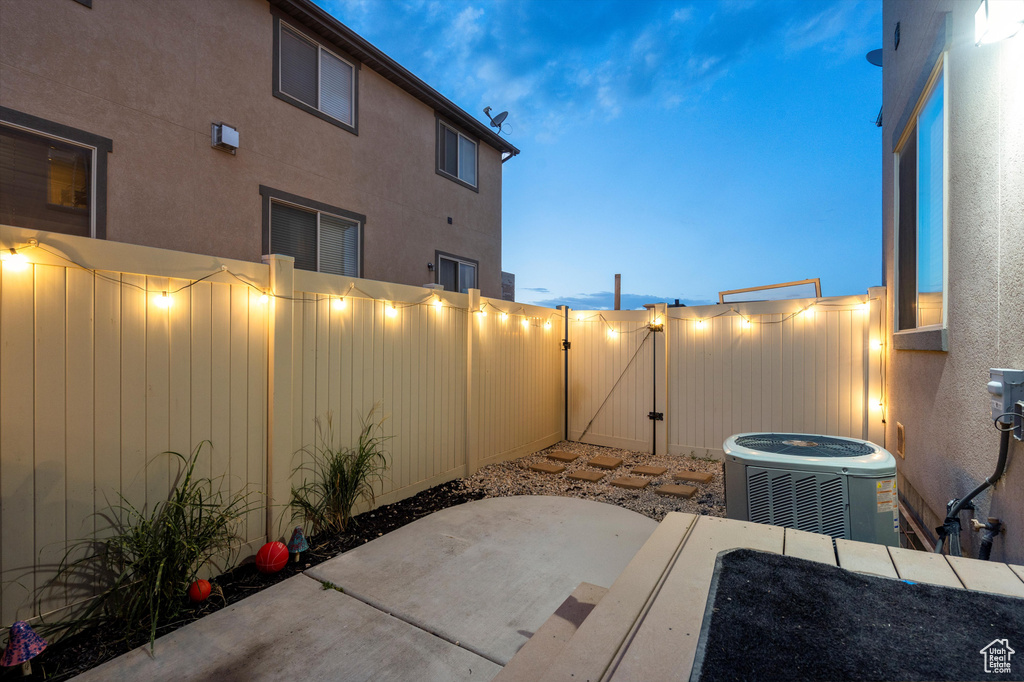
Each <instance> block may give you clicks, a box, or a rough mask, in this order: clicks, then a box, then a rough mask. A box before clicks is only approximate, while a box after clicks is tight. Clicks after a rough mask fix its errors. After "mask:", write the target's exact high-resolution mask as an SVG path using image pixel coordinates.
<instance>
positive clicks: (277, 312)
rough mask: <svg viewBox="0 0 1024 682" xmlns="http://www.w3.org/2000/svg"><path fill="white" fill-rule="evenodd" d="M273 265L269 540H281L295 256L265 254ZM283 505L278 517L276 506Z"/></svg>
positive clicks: (265, 259)
mask: <svg viewBox="0 0 1024 682" xmlns="http://www.w3.org/2000/svg"><path fill="white" fill-rule="evenodd" d="M263 262H264V263H266V264H267V265H268V266H269V267H270V291H271V293H272V294H273V296H272V297H271V299H270V315H269V318H270V320H269V325H268V329H267V341H268V348H267V350H268V352H267V361H268V364H269V367H267V479H266V480H267V484H266V485H267V489H266V509H267V541H268V542H272V541H274V540H277V539H280V538H281V537H282V536H283V533H284V525H285V524H283V523H282V521H283V520H284V519H285V516H286V515H285V511H287V507H284V506H283V505H287V504H288V501H289V496H290V495H291V485H290V481H291V461H292V458H291V456H292V446H293V441H292V343H293V339H292V333H293V328H292V317H293V314H294V312H293V307H294V304H293V302H292V300H291V299H292V297H293V296H294V295H295V259H294V258H292V257H291V256H279V255H270V256H264V257H263ZM275 504H276V505H279V506H282V509H281V512H280V513H279V514H278V515H277V521H276V522H275V519H274V516H275V515H274V505H275Z"/></svg>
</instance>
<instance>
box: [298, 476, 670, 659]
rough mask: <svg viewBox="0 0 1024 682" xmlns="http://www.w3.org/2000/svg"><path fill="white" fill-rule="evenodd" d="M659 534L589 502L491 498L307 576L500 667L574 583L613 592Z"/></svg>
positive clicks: (646, 523)
mask: <svg viewBox="0 0 1024 682" xmlns="http://www.w3.org/2000/svg"><path fill="white" fill-rule="evenodd" d="M656 527H657V523H656V522H655V521H653V520H652V519H649V518H647V517H645V516H642V515H640V514H637V513H636V512H632V511H629V510H626V509H623V508H621V507H616V506H613V505H608V504H602V503H599V502H591V501H589V500H580V499H576V498H570V497H546V496H532V495H531V496H517V497H500V498H489V499H484V500H479V501H476V502H469V503H467V504H463V505H459V506H457V507H452V508H450V509H445V510H443V511H440V512H437V513H435V514H432V515H430V516H427V517H425V518H422V519H420V520H418V521H415V522H414V523H411V524H409V525H407V526H404V527H402V528H399V529H398V530H396V531H394V532H392V533H389V534H388V535H385V536H384V537H382V538H380V539H378V540H374V541H373V542H370V543H367V544H366V545H363V546H362V547H358V548H356V549H354V550H351V551H349V552H346V553H345V554H342V555H341V556H338V557H336V558H334V559H331V560H330V561H327V562H324V563H323V564H320V565H319V566H316V567H314V568H312V569H310V570H309V571H307V572H306V575H308V576H310V577H312V578H315V579H317V580H321V581H330V582H331V583H333V584H335V585H338V586H339V587H341V588H342V589H344V590H345V593H346V594H348V595H351V596H352V597H355V598H356V599H359V600H361V601H364V602H366V603H368V604H371V605H373V606H375V607H377V608H378V609H380V610H382V611H385V612H387V613H390V614H392V615H394V616H396V617H398V618H401V619H402V620H404V621H406V622H408V623H412V624H415V625H417V626H418V627H420V628H422V629H424V630H427V631H428V632H432V633H434V634H436V635H438V636H439V637H441V638H443V639H446V640H448V641H450V642H458V643H459V646H461V647H462V648H465V649H468V650H469V651H472V652H474V653H477V654H479V655H480V656H483V657H484V658H487V659H489V660H491V661H493V662H495V663H498V664H500V665H505V664H506V663H507V662H508V661H509V659H511V658H512V656H513V655H514V654H515V653H516V651H518V650H519V648H520V647H521V646H522V645H523V644H525V643H526V641H527V640H528V639H529V638H530V636H531V635H532V634H533V633H534V632H536V630H537V629H538V628H539V627H540V626H541V625H542V624H543V623H544V622H545V621H546V620H547V618H548V617H549V616H550V615H551V614H552V613H553V612H554V611H555V610H556V609H557V608H558V607H559V605H560V604H561V603H562V602H563V601H564V600H565V598H566V597H568V596H569V595H570V594H572V592H573V590H574V589H576V587H577V586H578V585H579V584H580V583H582V582H589V583H593V584H595V585H600V586H609V585H611V584H612V583H613V582H614V581H615V579H616V577H618V575H619V573H620V572H621V571H622V569H623V568H625V566H626V565H627V564H628V563H629V561H630V560H631V559H632V558H633V555H634V554H636V552H637V551H638V550H639V549H640V547H641V546H643V544H644V542H645V541H646V540H647V538H648V537H650V535H651V533H653V532H654V529H655V528H656Z"/></svg>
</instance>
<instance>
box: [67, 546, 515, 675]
mask: <svg viewBox="0 0 1024 682" xmlns="http://www.w3.org/2000/svg"><path fill="white" fill-rule="evenodd" d="M371 544H372V543H371ZM500 671H501V668H500V667H499V666H497V665H495V664H494V663H493V662H491V661H488V660H486V659H484V658H481V657H480V656H477V655H476V654H473V653H471V652H469V651H466V650H465V649H463V648H461V647H458V646H455V645H454V644H451V643H449V642H446V641H444V640H443V639H440V638H438V637H435V636H434V635H431V634H429V633H427V632H424V631H423V630H421V629H419V628H416V627H414V626H412V625H409V624H408V623H405V622H402V621H401V620H399V619H397V618H393V617H392V616H389V615H388V614H386V613H384V612H382V611H379V610H378V609H375V608H373V607H372V606H368V605H366V604H364V603H363V602H361V601H359V600H357V599H353V598H352V597H349V596H346V595H344V594H341V593H340V592H338V591H336V590H331V589H326V590H325V589H323V585H322V584H321V583H319V582H317V581H316V580H313V579H312V578H307V577H306V576H304V575H297V576H295V577H292V578H289V579H288V580H285V581H283V582H281V583H278V584H277V585H275V586H273V587H271V588H268V589H266V590H263V591H261V592H258V593H256V594H254V595H253V596H252V597H249V598H248V599H244V600H242V601H240V602H238V603H236V604H232V605H231V606H229V607H227V608H225V609H222V610H220V611H217V612H216V613H214V614H211V615H210V616H207V617H206V618H203V619H201V620H198V621H196V622H194V623H191V624H189V625H186V626H185V627H183V628H180V629H178V630H175V631H174V632H172V633H170V634H169V635H165V636H164V637H161V638H160V639H158V640H157V641H156V649H155V655H150V651H149V647H148V646H145V647H141V648H139V649H135V650H134V651H131V652H129V653H127V654H125V655H124V656H121V657H119V658H115V659H114V660H112V661H108V662H107V663H105V664H103V665H101V666H99V667H98V668H94V669H92V670H90V671H88V672H86V673H84V674H82V675H80V676H78V677H76V678H75V679H76V680H78V681H79V682H100V681H102V682H119V681H121V680H123V681H125V682H129V681H131V682H135V681H136V680H146V682H162V681H163V680H167V681H171V680H174V681H175V682H178V681H188V680H218V682H234V681H235V680H237V681H239V682H241V681H242V680H268V681H269V680H273V681H274V682H279V681H280V680H346V681H348V680H439V681H440V680H490V679H491V678H493V677H494V676H495V675H497V674H498V673H499V672H500Z"/></svg>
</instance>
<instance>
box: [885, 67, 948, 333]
mask: <svg viewBox="0 0 1024 682" xmlns="http://www.w3.org/2000/svg"><path fill="white" fill-rule="evenodd" d="M945 82H946V79H945V64H944V57H943V58H942V59H940V61H939V63H938V64H937V65H936V67H935V72H934V73H933V75H932V78H931V79H930V80H929V85H928V87H926V88H925V91H924V93H923V94H922V95H921V99H920V100H919V102H918V103H917V105H916V106H915V110H914V113H913V114H912V115H911V117H910V121H909V122H908V123H907V127H906V130H905V131H904V133H903V134H902V135H901V137H900V141H899V143H898V145H897V148H896V169H895V170H896V173H895V176H896V188H895V189H896V192H895V195H896V230H895V232H896V244H895V247H896V248H895V252H896V308H897V311H896V329H897V331H905V330H910V329H919V328H922V327H941V326H942V325H943V324H944V323H945V308H946V298H945V276H946V253H945V251H946V249H945V239H946V230H945V225H946V210H945V197H946V194H945V182H946V120H945V119H946V106H945V102H946V92H945Z"/></svg>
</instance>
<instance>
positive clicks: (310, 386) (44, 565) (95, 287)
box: [0, 226, 564, 623]
mask: <svg viewBox="0 0 1024 682" xmlns="http://www.w3.org/2000/svg"><path fill="white" fill-rule="evenodd" d="M31 240H37V241H38V245H32V246H30V245H29V244H30V241H31ZM0 247H3V248H4V249H8V248H10V247H15V248H18V249H19V253H22V254H24V255H25V256H27V257H28V259H29V263H28V264H27V265H19V264H17V263H14V262H13V261H5V262H3V263H2V264H0V550H2V554H0V576H2V581H3V582H2V584H0V619H2V621H3V622H5V623H10V622H12V621H14V620H15V619H17V618H28V617H30V616H33V615H37V614H38V613H40V612H42V613H46V612H49V611H54V610H58V609H61V608H63V607H65V606H67V605H68V600H69V597H68V595H66V594H48V595H47V597H46V599H45V600H44V601H43V602H42V603H41V605H38V607H39V608H37V604H36V603H35V601H34V600H33V596H34V595H35V594H36V590H37V588H39V587H41V586H42V585H44V584H45V582H46V581H47V580H48V578H50V577H51V576H52V575H53V572H54V569H55V567H56V564H57V563H58V562H59V561H60V560H61V558H62V557H63V556H64V555H65V552H67V551H68V549H69V548H71V547H72V546H73V545H74V543H75V542H77V541H78V540H81V539H87V538H91V537H97V536H98V535H101V534H102V530H103V528H104V527H105V525H106V524H105V521H104V519H103V518H102V516H100V514H101V513H103V512H104V511H105V510H107V509H109V507H110V505H111V504H113V503H117V502H118V500H119V496H122V495H123V496H124V499H125V500H126V501H128V502H130V503H131V504H133V505H136V506H139V507H141V506H143V505H147V506H150V507H151V506H152V505H153V504H155V503H157V502H159V501H160V500H163V499H166V497H167V494H168V492H169V491H170V489H171V487H172V485H173V483H174V479H175V475H176V473H177V471H178V467H177V464H176V463H175V460H173V459H172V458H171V457H170V456H167V455H162V454H161V453H163V452H165V451H168V450H171V451H177V452H181V453H187V452H189V451H191V450H192V449H193V448H194V447H195V446H196V445H197V444H198V443H200V442H201V441H203V440H209V441H211V442H212V445H213V447H212V448H207V449H205V450H204V451H203V453H202V455H201V458H202V459H201V460H200V468H201V471H202V473H203V474H204V475H209V476H211V477H213V478H217V479H219V480H220V481H221V482H222V483H221V485H222V486H223V487H224V489H225V490H226V491H227V492H238V491H245V490H249V491H253V492H255V493H256V494H257V495H259V496H260V499H261V501H262V502H263V503H264V504H263V505H260V507H259V508H258V509H257V510H256V511H254V512H252V513H250V514H249V515H248V516H247V518H246V519H245V520H244V524H243V527H242V530H241V534H242V536H243V540H244V542H245V546H244V547H243V548H242V556H245V555H246V553H250V552H251V551H252V550H253V549H254V548H256V547H258V546H259V545H260V544H261V543H263V542H265V541H266V539H267V538H268V537H271V538H281V537H283V536H284V534H285V531H286V530H289V525H290V524H289V522H290V514H289V513H288V512H287V510H286V509H285V507H284V506H283V505H285V504H286V503H287V502H288V500H289V497H290V489H291V486H292V484H293V483H294V482H295V481H296V476H295V475H293V472H294V470H295V468H296V466H298V465H299V464H300V463H301V461H302V457H303V455H302V454H301V452H300V451H301V449H302V448H304V447H306V446H310V445H313V443H314V424H313V420H314V418H316V417H323V416H324V415H326V414H328V413H331V414H332V415H333V419H332V420H333V424H334V436H335V445H351V444H353V443H354V440H355V437H356V434H357V433H358V429H359V427H360V420H361V419H362V418H365V417H366V416H367V414H368V413H369V412H370V410H371V409H372V408H373V406H374V405H377V404H380V405H381V406H382V414H384V415H387V416H388V419H387V421H385V423H384V429H385V435H387V436H388V437H389V438H390V439H389V440H388V441H387V445H386V447H387V450H388V451H389V452H390V455H391V457H390V462H391V469H390V471H389V472H388V480H387V481H386V482H385V484H384V485H383V486H382V487H380V488H379V490H378V491H377V492H378V494H379V496H378V503H379V504H384V503H388V502H391V501H395V500H398V499H401V498H403V497H406V496H409V495H412V494H414V493H416V492H418V491H419V490H422V489H425V488H427V487H430V486H432V485H435V484H437V483H440V482H443V481H446V480H450V479H454V478H458V477H461V476H464V475H467V474H469V473H472V472H473V471H475V470H476V469H477V468H478V467H479V466H482V465H484V464H488V463H491V462H497V461H500V460H503V459H510V458H513V457H517V456H521V455H523V454H528V453H530V452H533V451H535V450H538V449H541V448H544V447H547V446H548V445H551V444H552V443H555V442H557V441H558V440H559V439H560V438H561V437H562V424H563V414H562V408H563V404H564V403H563V401H562V395H563V387H562V377H563V374H562V371H561V367H562V364H561V363H562V359H561V357H560V353H561V350H560V341H561V330H562V327H563V322H562V319H561V316H560V315H561V314H560V313H559V312H558V311H554V310H550V309H546V308H538V307H532V306H521V305H518V304H510V303H507V302H503V301H497V300H492V299H487V298H481V297H480V296H479V294H478V292H476V291H473V292H471V293H470V294H457V293H449V292H437V293H435V292H431V291H429V290H427V289H424V288H420V287H410V286H403V285H396V284H386V283H382V282H373V281H368V280H354V279H349V278H343V277H338V276H334V275H325V274H320V273H312V272H304V271H296V270H294V269H293V267H292V262H291V259H289V258H285V257H276V256H271V257H269V258H268V259H267V260H268V262H267V263H266V264H259V263H249V262H243V261H233V260H225V259H218V258H213V257H209V256H200V255H195V254H186V253H179V252H173V251H165V250H161V249H152V248H147V247H140V246H134V245H129V244H120V243H115V242H106V241H101V240H90V239H83V238H79V237H71V236H63V235H57V234H53V233H47V232H35V231H31V230H24V229H19V228H12V227H6V226H0ZM164 292H166V297H165V295H164ZM266 294H270V295H266ZM503 311H504V312H505V315H504V316H503V315H502V314H501V313H502V312H503Z"/></svg>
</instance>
